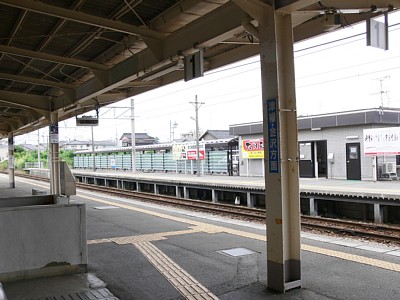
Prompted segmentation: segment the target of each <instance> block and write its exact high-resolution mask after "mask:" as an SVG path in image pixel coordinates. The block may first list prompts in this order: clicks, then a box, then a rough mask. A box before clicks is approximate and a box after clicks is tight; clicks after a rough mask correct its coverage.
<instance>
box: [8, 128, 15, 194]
mask: <svg viewBox="0 0 400 300" xmlns="http://www.w3.org/2000/svg"><path fill="white" fill-rule="evenodd" d="M14 169H15V159H14V134H13V133H12V132H9V133H8V181H9V184H10V188H11V189H13V188H15V173H14Z"/></svg>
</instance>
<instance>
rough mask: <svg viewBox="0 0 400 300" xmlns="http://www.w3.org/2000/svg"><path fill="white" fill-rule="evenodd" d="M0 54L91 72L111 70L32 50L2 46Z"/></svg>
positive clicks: (103, 66)
mask: <svg viewBox="0 0 400 300" xmlns="http://www.w3.org/2000/svg"><path fill="white" fill-rule="evenodd" d="M0 52H2V53H7V54H12V55H17V56H23V57H29V58H34V59H40V60H44V61H49V62H53V63H58V64H64V65H69V66H74V67H79V68H87V69H91V70H108V69H109V67H108V66H106V65H102V64H97V63H93V62H87V61H83V60H79V59H75V58H69V57H64V56H58V55H53V54H49V53H44V52H38V51H31V50H27V49H20V48H16V47H9V46H4V45H0Z"/></svg>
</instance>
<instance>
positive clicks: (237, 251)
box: [217, 248, 258, 257]
mask: <svg viewBox="0 0 400 300" xmlns="http://www.w3.org/2000/svg"><path fill="white" fill-rule="evenodd" d="M217 252H218V253H222V254H225V255H229V256H233V257H238V256H245V255H251V254H256V253H258V252H255V251H253V250H250V249H247V248H232V249H226V250H218V251H217Z"/></svg>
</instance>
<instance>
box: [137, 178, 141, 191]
mask: <svg viewBox="0 0 400 300" xmlns="http://www.w3.org/2000/svg"><path fill="white" fill-rule="evenodd" d="M136 191H137V192H141V188H140V184H139V181H137V182H136Z"/></svg>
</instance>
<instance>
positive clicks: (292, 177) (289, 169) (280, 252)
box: [259, 10, 301, 292]
mask: <svg viewBox="0 0 400 300" xmlns="http://www.w3.org/2000/svg"><path fill="white" fill-rule="evenodd" d="M267 13H268V15H267V16H264V17H265V18H266V19H267V22H268V24H266V23H265V22H263V24H260V25H259V32H260V46H261V49H260V51H261V52H260V62H261V76H262V95H263V120H264V141H265V147H266V148H265V149H266V154H265V187H266V209H267V212H268V213H267V268H268V270H267V274H268V275H267V276H268V277H267V286H268V288H270V289H273V290H276V291H279V292H285V291H287V290H289V289H292V288H297V287H300V286H301V266H300V199H299V171H298V159H297V120H296V119H297V118H296V96H295V74H294V57H293V32H292V20H291V15H290V14H283V13H280V12H277V11H275V10H269V11H268V12H267ZM274 100H276V102H275V103H276V104H274V105H275V106H276V116H277V128H276V129H277V130H276V132H275V133H274V132H272V131H271V130H269V129H268V128H269V125H268V122H271V118H275V114H274V115H273V116H272V114H270V112H271V110H270V108H269V107H268V106H267V103H271V102H270V101H274ZM267 109H268V111H267ZM272 144H274V145H272ZM275 144H276V145H277V148H276V147H275V146H276V145H275ZM272 146H274V147H275V149H278V156H277V159H276V160H275V161H272V158H271V156H270V154H271V153H270V149H271V147H272ZM274 159H275V158H274ZM271 162H272V163H274V164H275V165H277V166H278V168H277V169H273V168H272V167H271V164H270V163H271Z"/></svg>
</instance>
